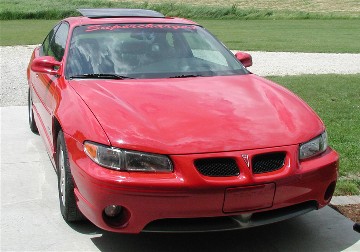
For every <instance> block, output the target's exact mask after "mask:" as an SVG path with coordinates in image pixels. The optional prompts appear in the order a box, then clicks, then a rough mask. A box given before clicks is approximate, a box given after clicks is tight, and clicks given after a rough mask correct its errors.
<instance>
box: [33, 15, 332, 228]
mask: <svg viewBox="0 0 360 252" xmlns="http://www.w3.org/2000/svg"><path fill="white" fill-rule="evenodd" d="M79 11H80V13H81V14H82V16H80V17H70V18H66V19H64V20H62V21H61V22H60V23H58V24H57V25H56V26H55V27H54V28H53V29H52V30H51V31H50V33H49V34H48V35H47V37H46V38H45V40H44V42H43V43H42V44H41V45H40V46H38V47H37V48H36V49H35V50H34V52H33V54H32V56H31V60H30V63H29V67H28V70H27V77H28V84H29V96H28V97H29V99H28V104H29V124H30V129H31V130H32V131H33V132H39V134H40V136H41V137H42V139H43V140H44V143H45V145H46V148H47V151H48V152H49V156H50V159H51V161H52V163H53V165H54V166H55V168H56V171H57V175H58V188H59V201H60V210H61V213H62V216H63V217H64V219H65V220H66V221H68V222H72V221H78V220H81V219H84V218H87V219H88V220H90V221H91V222H93V223H94V224H95V225H97V226H98V227H100V228H102V229H105V230H109V231H113V232H123V233H139V232H200V231H221V230H232V229H239V228H245V227H252V226H257V225H263V224H268V223H272V222H276V221H280V220H284V219H288V218H291V217H294V216H298V215H300V214H304V213H306V212H309V211H311V210H314V209H319V208H321V207H324V206H325V205H327V204H328V203H329V201H330V199H331V197H332V194H333V192H334V189H335V185H336V180H337V173H338V159H339V157H338V154H337V153H336V152H335V151H334V150H332V149H331V148H330V147H329V146H328V145H327V134H326V130H325V126H324V124H323V123H322V121H321V120H320V118H319V117H318V116H317V115H316V114H315V113H314V111H313V110H312V109H311V108H310V107H309V106H308V105H307V104H305V103H304V101H302V100H301V99H299V98H298V97H297V96H295V95H294V94H292V93H291V92H290V91H288V90H287V89H285V88H283V87H281V86H280V85H277V84H275V83H273V82H271V81H268V80H266V79H263V78H261V77H259V76H256V75H254V74H252V73H251V72H249V71H248V70H247V69H246V67H248V66H251V64H252V60H251V56H250V55H249V54H246V53H243V52H239V53H237V54H236V55H233V54H232V53H231V52H230V51H229V50H228V49H227V48H226V47H225V46H224V45H223V44H222V43H221V42H219V41H218V40H217V39H216V38H214V36H212V35H211V34H210V33H209V32H208V31H206V29H204V28H203V27H201V26H200V25H198V24H196V23H194V22H192V21H189V20H185V19H182V18H170V17H165V16H163V15H162V14H160V13H158V12H155V11H150V10H133V9H81V10H79Z"/></svg>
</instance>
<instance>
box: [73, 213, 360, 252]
mask: <svg viewBox="0 0 360 252" xmlns="http://www.w3.org/2000/svg"><path fill="white" fill-rule="evenodd" d="M352 225H353V222H352V221H350V220H348V219H346V218H345V217H343V216H342V215H340V214H339V213H337V212H336V211H334V210H333V209H331V208H329V207H326V208H324V209H321V210H319V211H313V212H311V213H308V214H306V215H303V216H300V217H297V218H294V219H291V220H287V221H283V222H279V223H275V224H270V225H266V226H262V227H255V228H250V229H243V230H237V231H226V232H210V233H209V232H208V233H177V234H176V233H141V234H137V235H134V234H118V233H111V232H107V231H103V230H101V229H99V228H97V227H96V226H94V225H93V224H91V223H89V222H84V223H80V224H76V225H74V224H72V225H71V227H72V228H73V229H74V230H76V231H77V232H80V233H84V234H93V235H94V234H96V235H95V236H92V237H91V238H90V239H91V241H92V242H93V243H94V244H95V246H96V247H97V248H98V249H99V250H100V251H342V250H345V249H347V248H349V247H351V246H353V245H354V244H355V243H357V242H358V241H359V239H360V236H359V234H358V233H356V232H354V231H353V230H352ZM355 246H357V245H355Z"/></svg>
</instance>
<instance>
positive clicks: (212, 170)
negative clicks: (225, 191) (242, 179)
mask: <svg viewBox="0 0 360 252" xmlns="http://www.w3.org/2000/svg"><path fill="white" fill-rule="evenodd" d="M194 164H195V167H196V169H197V170H198V171H199V172H200V173H201V174H202V175H205V176H210V177H230V176H237V175H239V174H240V172H239V168H238V166H237V164H236V162H235V160H234V159H232V158H205V159H197V160H195V162H194Z"/></svg>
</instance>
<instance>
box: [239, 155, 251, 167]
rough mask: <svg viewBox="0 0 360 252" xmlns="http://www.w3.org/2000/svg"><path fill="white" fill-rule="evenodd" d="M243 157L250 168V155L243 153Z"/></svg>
mask: <svg viewBox="0 0 360 252" xmlns="http://www.w3.org/2000/svg"><path fill="white" fill-rule="evenodd" d="M241 156H242V158H243V159H244V162H245V164H246V165H247V167H248V168H250V160H249V155H248V154H241Z"/></svg>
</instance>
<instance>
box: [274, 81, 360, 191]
mask: <svg viewBox="0 0 360 252" xmlns="http://www.w3.org/2000/svg"><path fill="white" fill-rule="evenodd" d="M270 79H272V80H274V81H276V82H278V83H281V84H282V85H283V86H285V87H287V88H288V89H290V90H292V91H293V92H294V93H296V94H297V95H298V96H300V97H301V98H302V99H303V100H305V101H306V102H307V103H308V104H309V105H310V106H311V107H312V108H313V109H314V110H315V111H316V112H317V113H318V115H319V116H320V117H321V119H322V120H323V121H324V123H325V125H326V127H327V132H328V136H329V144H330V146H331V147H333V148H334V149H335V150H336V151H338V152H339V154H340V178H339V181H338V184H337V189H336V194H337V195H345V194H360V169H359V164H360V127H359V125H360V85H359V83H360V74H357V75H331V74H330V75H302V76H286V77H270Z"/></svg>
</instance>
